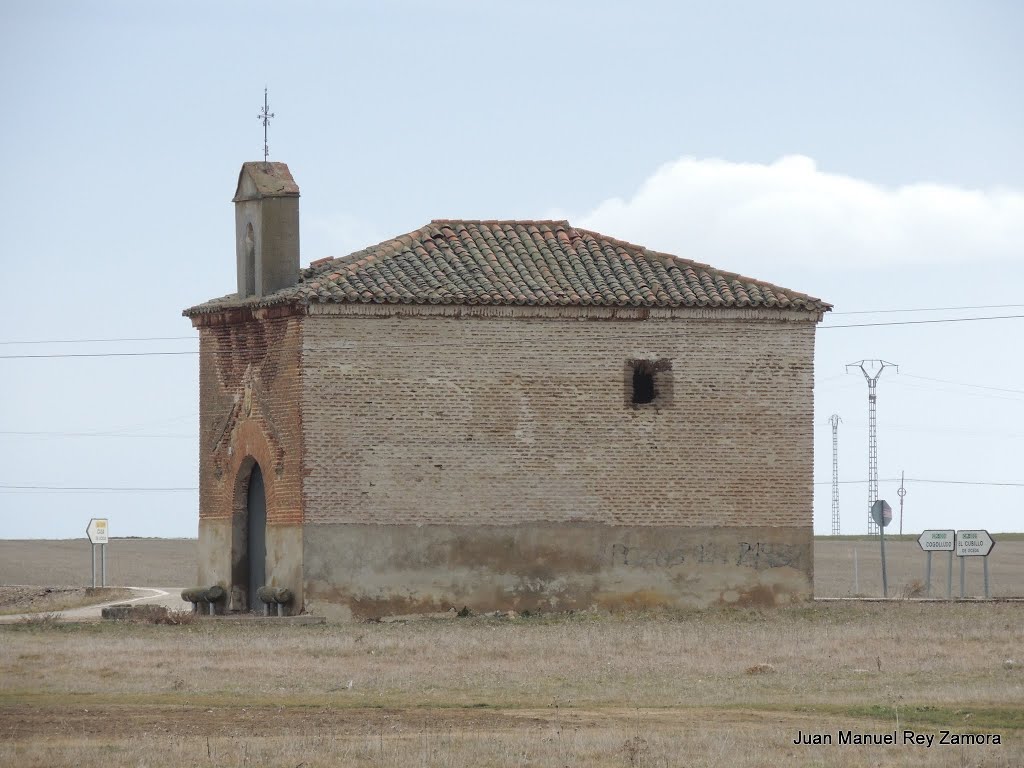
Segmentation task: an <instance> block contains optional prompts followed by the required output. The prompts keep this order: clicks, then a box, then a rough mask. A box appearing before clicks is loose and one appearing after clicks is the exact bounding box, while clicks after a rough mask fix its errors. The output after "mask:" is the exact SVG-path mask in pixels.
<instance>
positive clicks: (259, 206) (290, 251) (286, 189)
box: [233, 162, 299, 299]
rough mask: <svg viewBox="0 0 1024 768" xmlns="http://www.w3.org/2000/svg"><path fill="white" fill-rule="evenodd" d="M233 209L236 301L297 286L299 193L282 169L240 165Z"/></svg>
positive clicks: (275, 165)
mask: <svg viewBox="0 0 1024 768" xmlns="http://www.w3.org/2000/svg"><path fill="white" fill-rule="evenodd" d="M233 202H234V204H235V255H236V258H237V270H238V298H240V299H246V298H250V297H256V298H262V297H263V296H267V295H269V294H271V293H274V292H275V291H279V290H281V289H282V288H288V287H290V286H292V285H295V284H296V283H298V281H299V187H298V185H297V184H296V183H295V180H294V179H293V178H292V174H291V171H289V170H288V166H287V165H285V164H284V163H270V162H262V163H261V162H252V163H244V164H243V165H242V170H241V172H240V173H239V174H238V188H237V189H236V190H235V196H234V198H233Z"/></svg>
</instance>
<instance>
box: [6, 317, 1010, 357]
mask: <svg viewBox="0 0 1024 768" xmlns="http://www.w3.org/2000/svg"><path fill="white" fill-rule="evenodd" d="M1018 306H1024V305H1022V304H993V305H989V306H978V307H962V308H960V309H972V308H977V309H987V308H993V309H994V308H998V307H1018ZM940 309H941V308H936V309H935V310H927V309H919V310H918V309H906V310H902V309H884V310H883V309H880V310H862V311H857V312H835V313H833V314H836V315H841V314H846V315H855V314H873V313H875V312H879V313H880V312H926V311H939V310H940ZM948 309H958V308H957V307H949V308H948ZM1021 318H1024V315H987V316H983V317H946V318H937V319H934V320H890V321H886V322H881V323H845V324H843V325H821V326H818V328H819V330H825V329H828V328H875V327H880V326H890V325H926V324H933V323H964V322H970V321H980V320H1019V319H1021ZM172 340H192V341H195V340H197V339H196V337H195V336H151V337H139V338H120V339H113V338H112V339H50V340H43V339H40V340H30V341H0V345H11V344H102V343H112V342H138V341H172ZM478 343H479V342H478ZM488 343H490V344H520V343H523V342H518V341H511V340H510V341H498V342H488ZM467 344H472V342H458V343H453V344H435V343H426V344H391V345H387V346H391V347H440V346H445V347H448V346H466V345H467ZM374 346H375V347H376V346H381V345H379V344H374ZM197 354H199V352H198V351H195V350H186V351H175V352H77V353H76V352H71V353H57V354H36V355H0V360H19V359H28V358H60V357H149V356H162V355H197Z"/></svg>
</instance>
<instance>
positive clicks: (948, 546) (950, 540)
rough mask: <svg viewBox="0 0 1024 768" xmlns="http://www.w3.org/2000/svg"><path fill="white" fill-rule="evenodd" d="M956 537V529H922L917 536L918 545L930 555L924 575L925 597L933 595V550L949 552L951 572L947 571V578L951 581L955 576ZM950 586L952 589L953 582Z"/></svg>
mask: <svg viewBox="0 0 1024 768" xmlns="http://www.w3.org/2000/svg"><path fill="white" fill-rule="evenodd" d="M955 539H956V532H955V531H922V533H921V535H920V536H918V537H917V543H918V546H920V547H921V549H923V550H924V551H925V554H926V555H927V556H928V564H927V566H926V568H925V577H924V583H925V585H926V587H925V597H931V596H932V552H949V572H948V573H947V578H946V580H947V582H949V581H950V580H951V579H952V578H953V548H954V541H955ZM949 587H950V589H949V591H952V584H951V583H950V585H949ZM946 597H947V598H949V597H952V595H949V594H947V595H946Z"/></svg>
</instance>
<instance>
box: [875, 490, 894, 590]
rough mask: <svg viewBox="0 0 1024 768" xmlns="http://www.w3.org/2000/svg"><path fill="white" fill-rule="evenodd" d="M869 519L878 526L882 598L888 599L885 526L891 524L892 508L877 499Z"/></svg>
mask: <svg viewBox="0 0 1024 768" xmlns="http://www.w3.org/2000/svg"><path fill="white" fill-rule="evenodd" d="M871 517H872V519H873V520H874V521H875V523H876V524H877V525H878V539H879V541H880V542H881V547H882V597H888V596H889V579H888V577H887V576H886V572H885V526H887V525H888V524H889V523H891V522H892V507H890V506H889V503H888V502H887V501H884V500H883V499H878V500H877V501H875V503H874V504H872V505H871Z"/></svg>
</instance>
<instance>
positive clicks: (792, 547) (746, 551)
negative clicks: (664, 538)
mask: <svg viewBox="0 0 1024 768" xmlns="http://www.w3.org/2000/svg"><path fill="white" fill-rule="evenodd" d="M804 556H805V551H804V547H801V546H799V545H796V544H787V543H785V542H756V541H755V542H746V541H741V542H737V543H735V544H730V545H725V544H717V543H693V544H681V545H678V546H671V545H663V546H633V545H626V544H622V543H615V544H612V547H611V559H612V565H621V566H627V567H631V568H674V567H676V566H679V565H683V564H686V563H688V564H691V565H735V566H739V567H743V568H753V569H754V570H758V571H760V570H764V569H766V568H783V567H789V568H803V565H804Z"/></svg>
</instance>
